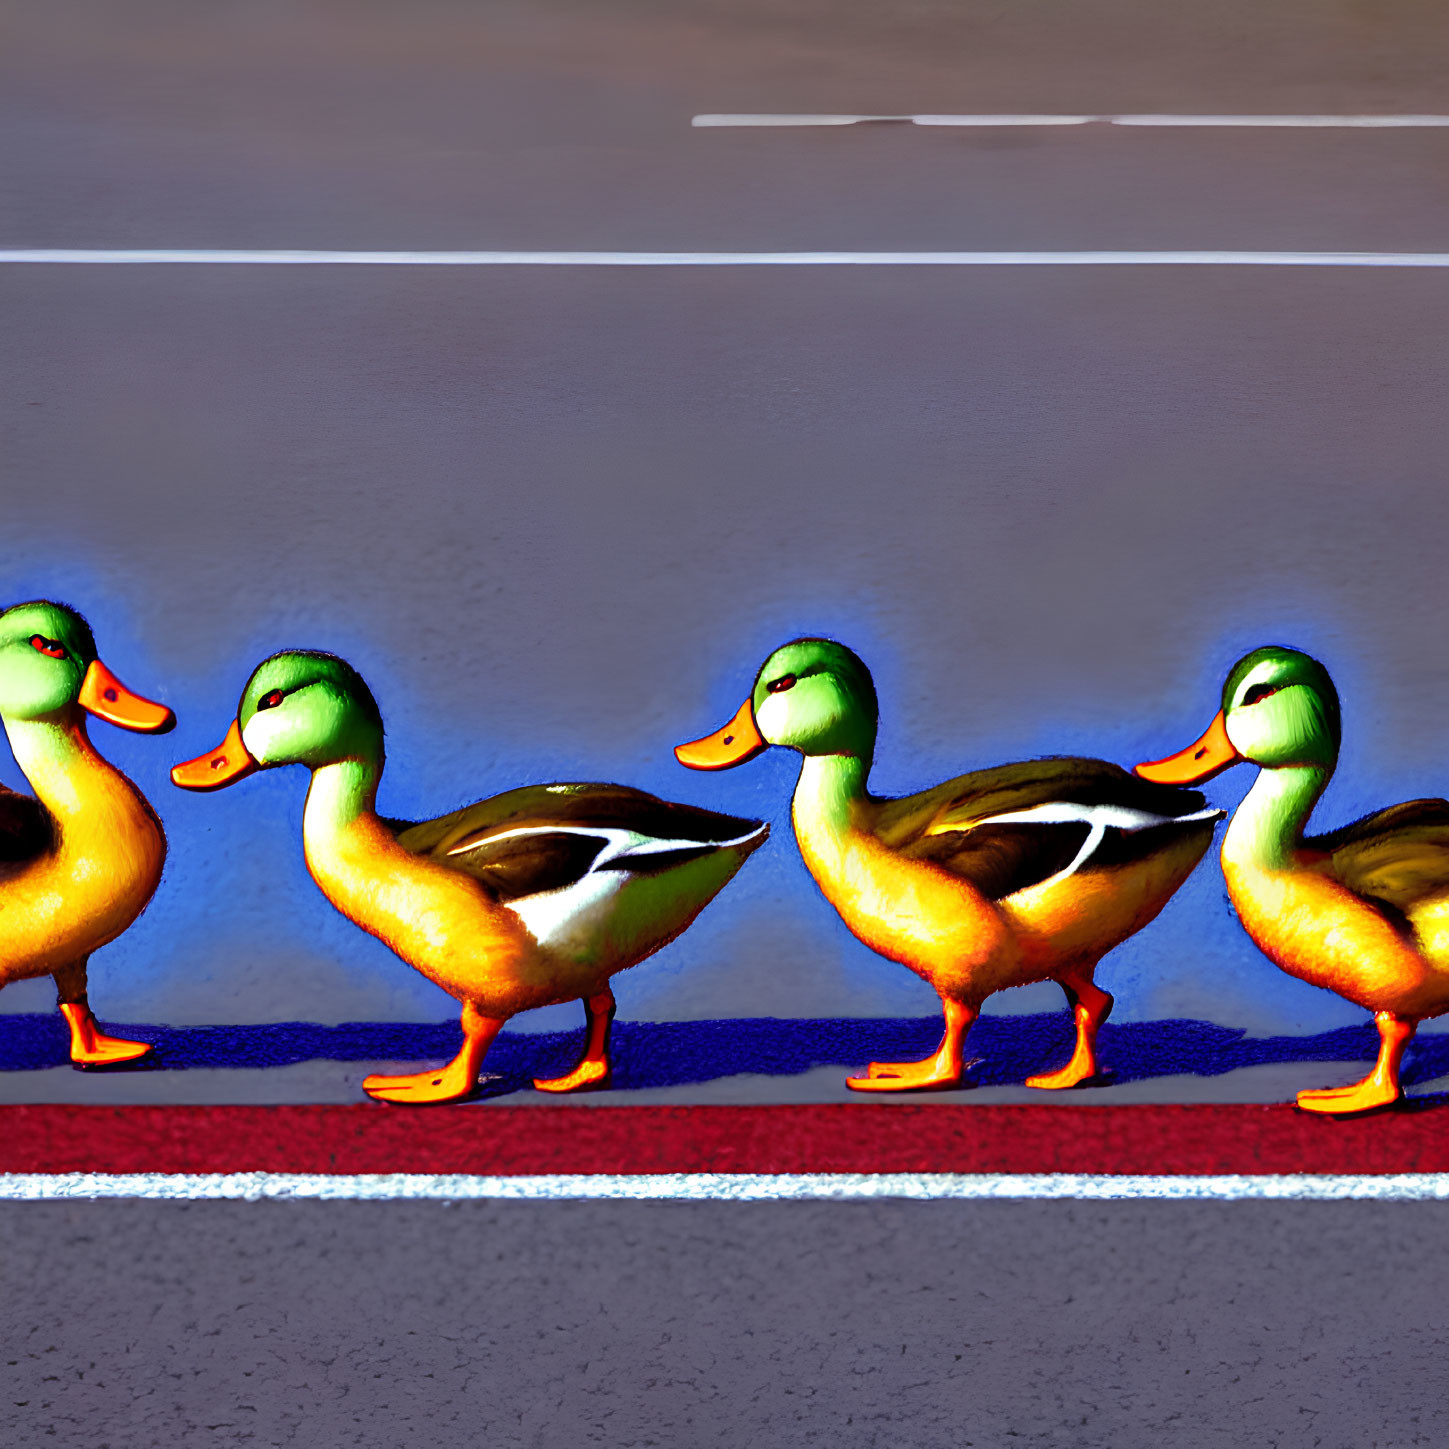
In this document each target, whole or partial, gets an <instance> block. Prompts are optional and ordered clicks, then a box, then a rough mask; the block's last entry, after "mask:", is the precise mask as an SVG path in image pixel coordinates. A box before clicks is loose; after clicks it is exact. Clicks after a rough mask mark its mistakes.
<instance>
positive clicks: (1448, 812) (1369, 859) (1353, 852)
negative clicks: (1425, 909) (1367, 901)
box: [1303, 800, 1449, 913]
mask: <svg viewBox="0 0 1449 1449" xmlns="http://www.w3.org/2000/svg"><path fill="white" fill-rule="evenodd" d="M1303 846H1304V849H1305V850H1309V851H1323V852H1325V853H1326V854H1328V855H1329V856H1330V857H1331V858H1332V869H1333V873H1334V875H1336V876H1337V877H1338V879H1339V880H1341V881H1342V882H1343V883H1344V885H1346V886H1347V887H1348V888H1349V889H1350V890H1351V891H1354V892H1356V893H1357V894H1359V895H1362V896H1370V897H1373V898H1374V899H1376V900H1378V901H1382V902H1386V903H1387V904H1388V905H1389V906H1390V907H1392V908H1393V909H1394V910H1395V911H1400V912H1405V913H1407V912H1409V911H1412V910H1413V908H1414V907H1415V906H1416V905H1418V904H1420V903H1421V902H1422V901H1425V900H1428V899H1430V898H1431V897H1434V896H1439V895H1443V894H1445V893H1446V892H1449V800H1409V801H1406V802H1405V803H1404V804H1402V805H1391V806H1389V808H1388V809H1387V810H1378V811H1375V813H1374V814H1372V815H1365V816H1364V817H1363V819H1362V820H1355V821H1354V822H1353V824H1351V825H1345V826H1344V827H1343V828H1342V829H1341V830H1333V831H1330V832H1329V833H1328V834H1327V835H1316V836H1311V837H1309V838H1308V839H1306V840H1304V842H1303Z"/></svg>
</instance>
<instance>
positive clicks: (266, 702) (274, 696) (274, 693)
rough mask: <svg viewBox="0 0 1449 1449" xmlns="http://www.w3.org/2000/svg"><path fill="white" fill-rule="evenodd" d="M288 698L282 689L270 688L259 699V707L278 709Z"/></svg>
mask: <svg viewBox="0 0 1449 1449" xmlns="http://www.w3.org/2000/svg"><path fill="white" fill-rule="evenodd" d="M285 698H286V696H285V695H284V694H283V693H282V691H281V690H280V689H270V690H268V691H267V693H266V694H264V695H263V696H262V697H261V698H260V699H259V700H258V701H257V708H258V709H276V707H277V706H278V705H279V704H281V702H282V701H283V700H284V699H285Z"/></svg>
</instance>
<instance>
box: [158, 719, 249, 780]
mask: <svg viewBox="0 0 1449 1449" xmlns="http://www.w3.org/2000/svg"><path fill="white" fill-rule="evenodd" d="M259 768H260V766H259V765H258V764H257V762H256V761H255V760H254V759H253V758H252V756H251V751H249V750H248V749H247V747H246V746H245V745H244V744H242V737H241V725H239V724H238V723H237V722H236V720H233V721H232V722H231V728H230V729H229V730H228V731H227V732H226V738H225V739H224V740H223V741H222V742H221V743H220V744H219V745H218V746H217V747H216V748H215V749H214V750H208V751H207V752H206V753H205V754H204V755H198V756H197V757H196V758H195V759H194V760H186V761H185V762H184V763H182V764H180V765H173V766H172V768H171V783H172V784H173V785H180V786H181V788H182V789H183V790H220V789H221V787H222V786H223V785H230V784H231V783H232V781H233V780H240V779H241V778H242V777H243V776H245V775H250V774H251V773H252V771H253V770H256V769H259Z"/></svg>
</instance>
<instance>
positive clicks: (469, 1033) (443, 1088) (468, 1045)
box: [362, 1001, 505, 1105]
mask: <svg viewBox="0 0 1449 1449" xmlns="http://www.w3.org/2000/svg"><path fill="white" fill-rule="evenodd" d="M504 1020H505V1018H504V1017H501V1016H484V1015H483V1014H482V1013H481V1012H480V1011H479V1010H478V1008H477V1007H476V1006H474V1005H473V1003H472V1002H471V1001H465V1002H464V1003H463V1049H462V1050H461V1051H460V1052H459V1053H458V1055H457V1056H455V1057H454V1058H453V1060H452V1061H450V1062H449V1063H448V1065H447V1066H445V1067H434V1068H433V1069H432V1070H431V1071H428V1072H410V1073H408V1074H407V1075H405V1076H401V1077H384V1076H381V1075H379V1074H376V1073H374V1074H373V1075H372V1076H370V1077H367V1078H366V1079H365V1080H364V1081H363V1083H362V1090H363V1091H364V1092H366V1093H367V1094H368V1095H369V1096H371V1097H376V1098H377V1100H378V1101H379V1102H407V1103H416V1104H418V1105H423V1104H431V1103H435V1102H457V1101H459V1100H460V1099H462V1098H463V1097H466V1096H468V1095H469V1094H470V1093H471V1092H472V1091H473V1088H474V1087H476V1086H477V1085H478V1069H479V1067H481V1066H482V1065H483V1058H484V1057H485V1056H486V1055H487V1054H488V1048H489V1047H490V1046H492V1044H493V1038H494V1037H495V1036H497V1035H498V1033H499V1031H501V1030H502V1028H503V1023H504Z"/></svg>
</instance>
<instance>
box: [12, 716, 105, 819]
mask: <svg viewBox="0 0 1449 1449" xmlns="http://www.w3.org/2000/svg"><path fill="white" fill-rule="evenodd" d="M5 733H6V735H7V736H8V737H9V740H10V749H11V752H12V753H13V754H14V756H15V763H16V764H17V765H19V766H20V769H21V770H22V772H23V773H24V775H25V778H26V779H27V780H29V781H30V785H31V788H32V789H33V790H34V791H35V796H36V799H38V800H39V801H40V803H41V804H42V805H44V806H45V808H46V809H47V810H49V811H50V813H51V814H52V815H53V816H54V817H55V818H56V819H57V820H58V821H60V822H61V824H62V826H63V825H64V824H65V823H66V822H67V821H69V820H74V819H77V818H78V817H80V816H82V815H83V814H85V812H86V811H87V810H88V809H89V808H90V807H91V806H92V805H93V804H94V801H95V797H96V794H97V792H98V789H103V788H105V787H107V786H109V787H112V788H113V787H114V786H115V785H117V784H118V783H121V782H124V781H125V776H124V775H122V774H121V772H120V771H119V770H118V769H116V767H115V766H114V765H112V764H111V763H110V762H109V761H107V760H104V759H102V758H101V756H100V754H99V753H97V751H96V747H95V746H94V745H93V744H91V742H90V737H89V736H88V735H87V734H86V717H85V714H84V713H83V712H82V711H81V710H79V709H71V710H66V711H64V712H62V713H60V714H57V715H52V716H48V717H47V718H44V719H27V720H14V719H9V720H6V721H5ZM127 793H131V792H127Z"/></svg>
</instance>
